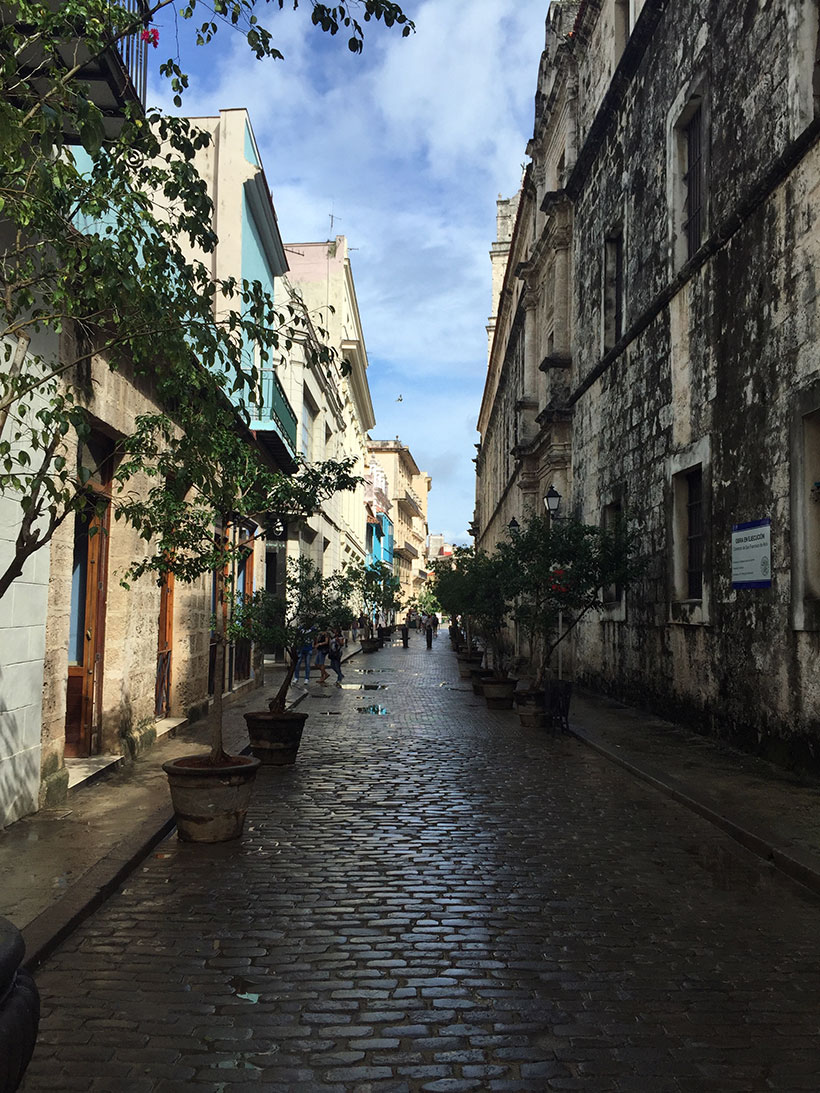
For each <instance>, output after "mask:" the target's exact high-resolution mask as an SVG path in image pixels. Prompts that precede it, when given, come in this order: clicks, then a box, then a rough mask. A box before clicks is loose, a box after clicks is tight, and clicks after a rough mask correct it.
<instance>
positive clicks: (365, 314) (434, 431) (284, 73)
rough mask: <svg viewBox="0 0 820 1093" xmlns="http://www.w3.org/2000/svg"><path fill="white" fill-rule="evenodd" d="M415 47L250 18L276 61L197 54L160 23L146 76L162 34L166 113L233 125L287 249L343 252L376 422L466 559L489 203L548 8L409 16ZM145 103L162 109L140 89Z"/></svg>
mask: <svg viewBox="0 0 820 1093" xmlns="http://www.w3.org/2000/svg"><path fill="white" fill-rule="evenodd" d="M403 6H404V10H405V12H406V13H407V14H408V15H409V16H410V17H411V18H412V19H413V20H414V21H415V23H416V33H415V34H414V35H412V36H411V37H410V38H401V36H400V33H395V31H393V32H391V31H387V30H385V29H384V28H383V27H381V25H376V24H374V23H372V22H371V23H368V24H365V33H366V37H365V47H364V52H363V54H361V55H358V56H354V55H353V54H352V53H350V52H349V50H348V49H347V45H346V36H342V35H341V34H340V35H338V36H337V37H336V38H333V39H331V38H329V37H328V36H327V35H324V34H322V33H321V32H320V31H319V30H317V29H316V28H315V27H313V26H312V24H311V22H310V9H309V5H308V4H307V3H306V2H303V3H302V4H301V5H300V8H299V10H298V11H296V12H293V11H288V10H285V11H282V12H279V10H278V8H276V9H275V8H274V5H273V4H271V5H269V6H267V5H264V4H262V5H260V21H262V22H265V23H266V25H267V26H268V27H269V28H270V29H271V30H272V31H273V32H274V35H275V40H276V44H277V45H278V47H279V48H280V49H281V51H282V52H283V53H284V54H285V59H284V61H276V62H273V61H265V62H257V61H255V60H254V58H253V56H252V55H251V54H250V52H249V51H248V49H247V46H246V45H245V44H244V43H243V41H242V40H241V39H240V37H239V35H238V34H236V33H234V32H232V31H231V30H230V29H227V30H220V32H219V34H218V35H217V37H216V39H215V40H214V41H213V42H212V43H211V44H210V45H209V46H206V47H203V48H200V49H197V48H196V47H194V46H192V45H188V44H187V42H188V41H190V24H180V27H179V28H178V29H177V28H176V27H175V25H174V20H173V16H172V15H171V14H170V13H166V14H164V15H161V16H160V17H159V18H158V21H157V23H156V25H157V26H158V27H159V30H160V44H159V48H158V49H157V50H156V51H154V50H152V51H151V53H152V57H151V61H152V63H153V66H154V68H155V69H156V67H157V65H158V63H159V61H160V60H164V59H165V58H166V57H167V56H168V55H169V53H170V52H171V51H172V49H173V48H174V42H175V40H176V37H177V34H178V37H179V43H180V55H181V59H182V62H183V69H184V70H185V71H188V72H189V74H190V76H191V86H190V89H189V90H188V91H187V92H186V94H185V98H184V104H183V112H184V113H186V114H190V115H203V114H213V113H216V112H217V111H218V110H219V109H221V108H228V107H242V106H244V107H247V109H248V111H249V113H250V117H251V122H252V124H253V128H254V133H255V134H256V139H257V141H258V143H259V147H260V151H261V154H262V158H263V161H264V165H265V172H266V174H267V177H268V182H269V183H270V185H271V188H272V190H273V198H274V203H275V205H276V211H277V215H278V217H279V225H280V230H281V232H282V236H283V238H284V239H285V241H286V242H308V241H313V240H321V239H327V238H329V237H330V234H331V233H330V214H331V213H333V214H334V216H335V217H336V220H335V224H334V229H333V234H334V235H335V234H344V235H346V236H347V239H348V244H349V246H350V248H351V256H350V257H351V262H352V266H353V275H354V279H355V282H356V292H357V296H358V300H359V309H360V311H361V316H362V326H363V329H364V336H365V342H366V345H367V352H368V358H369V361H370V368H369V372H368V379H369V382H370V389H371V393H372V397H373V405H374V409H375V413H376V427H375V429H373V431H372V435H373V436H374V437H376V438H378V439H385V438H387V439H390V438H393V437H395V436H400V437H401V439H402V441H403V442H404V443H406V444H407V445H408V446H409V447H410V449H411V451H412V452H413V455H414V457H415V459H416V461H417V463H418V465H419V466H420V467H421V468H422V469H424V470H426V471H427V472H428V473H429V474H431V475H432V478H433V488H432V490H431V493H430V497H429V525H430V530H431V532H441V533H443V534H444V535H445V537H446V538H447V539H448V540H450V541H455V542H468V541H469V540H468V536H467V525H468V523H469V521H470V519H471V518H472V512H473V504H474V497H475V467H474V464H473V463H472V457H473V456H474V455H475V448H474V447H473V445H474V443H475V441H476V440H477V439H478V438H477V434H476V432H475V423H476V419H477V417H478V410H479V405H480V401H481V392H482V390H483V385H484V376H485V373H486V365H487V334H486V329H485V328H486V323H487V319H488V317H489V313H490V304H491V296H490V285H491V281H490V260H489V253H488V252H489V249H490V246H491V244H492V242H493V240H494V238H495V201H496V197H497V196H498V194H499V193H501V194H503V195H504V196H505V197H508V196H510V195H511V194H513V193H514V192H515V191H516V190H517V188H518V185H519V182H520V179H521V170H522V164H523V163H524V161H525V158H526V156H525V151H524V150H525V147H526V143H527V140H528V138H529V136H530V135H531V133H532V122H533V96H534V94H535V84H536V77H537V74H538V61H539V58H540V55H541V51H542V49H543V47H544V20H545V18H546V13H547V8H548V6H549V5H548V2H547V0H408V2H407V3H406V4H404V5H403ZM152 94H153V98H154V100H155V101H161V102H163V103H165V104H167V101H168V99H167V91H164V90H163V89H161V86H160V82H159V78H158V77H157V76H156V74H155V78H154V80H153V81H152Z"/></svg>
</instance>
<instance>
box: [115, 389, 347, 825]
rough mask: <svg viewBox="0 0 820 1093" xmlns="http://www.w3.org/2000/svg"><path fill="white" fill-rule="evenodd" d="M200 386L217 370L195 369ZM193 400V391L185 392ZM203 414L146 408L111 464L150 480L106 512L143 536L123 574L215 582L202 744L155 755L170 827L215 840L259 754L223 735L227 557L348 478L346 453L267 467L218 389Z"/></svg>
mask: <svg viewBox="0 0 820 1093" xmlns="http://www.w3.org/2000/svg"><path fill="white" fill-rule="evenodd" d="M200 382H201V383H202V384H203V385H204V386H206V387H207V386H209V385H210V384H211V383H212V382H213V383H217V379H216V378H211V377H209V376H208V375H202V376H201V377H200ZM192 405H193V400H192ZM201 406H202V408H203V409H202V413H207V414H208V420H207V422H201V423H199V427H198V428H196V429H195V430H191V431H180V428H179V424H178V422H177V421H175V420H173V421H172V420H171V419H170V418H168V417H167V416H165V415H162V414H156V415H151V416H150V417H148V416H146V417H144V418H142V419H140V421H139V422H138V428H137V429H136V431H135V433H134V434H133V436H131V437H129V438H127V439H126V441H125V442H124V445H123V448H124V457H123V459H122V461H121V463H120V467H119V469H118V473H119V474H121V475H123V477H124V481H128V480H129V478H130V477H132V476H133V475H134V474H135V473H136V470H137V467H138V466H143V467H145V466H148V467H149V468H150V473H151V475H152V477H153V478H154V485H153V486H152V487H151V488H150V489H149V490H148V491H147V493H143V494H141V495H138V496H131V497H126V498H125V499H123V501H122V502H121V503H120V504H119V505H118V507H117V509H116V512H115V515H116V516H117V517H118V518H124V519H126V520H128V521H129V522H130V523H131V524H133V525H134V526H136V527H138V528H139V529H140V532H141V534H142V537H143V539H144V540H145V541H146V543H147V544H150V546H149V549H148V550H147V552H146V555H145V557H143V558H142V559H140V560H139V561H137V562H135V563H134V564H132V565H131V567H130V568H129V570H128V573H127V578H126V580H125V581H124V582H123V583H125V584H126V587H127V581H128V580H133V579H135V578H139V577H140V576H142V575H144V574H146V573H154V574H155V575H157V576H159V577H160V578H162V577H163V576H165V575H167V574H168V573H173V574H174V576H175V577H176V579H177V580H182V581H193V580H196V579H197V578H199V577H200V576H202V575H204V574H213V577H214V585H215V605H216V612H215V622H214V633H215V636H216V664H215V672H214V676H215V681H216V682H215V687H214V698H213V705H212V708H211V711H210V724H211V748H210V751H209V752H208V753H207V754H197V755H185V756H181V757H179V758H178V759H174V760H171V761H169V762H167V763H164V764H163V770H164V771H165V773H166V774H167V775H168V781H169V786H170V790H171V799H172V802H173V806H174V811H175V813H176V817H177V828H178V833H179V837H180V838H181V839H184V840H186V841H191V842H223V841H226V840H228V839H234V838H238V837H239V836H240V835H241V833H242V828H243V824H244V818H245V812H246V810H247V807H248V802H249V800H250V793H251V788H252V783H253V780H254V778H255V776H256V771H257V769H258V767H259V765H260V761H259V759H258V758H255V757H253V758H252V757H249V756H242V755H239V756H237V755H228V754H227V753H226V752H225V748H224V743H223V701H222V691H223V683H222V681H223V678H224V667H225V646H226V642H227V640H228V633H227V614H228V612H227V606H228V604H229V602H230V599H231V596H232V588H231V586H230V585H231V582H230V573H231V570H232V565H233V563H234V562H235V561H237V560H238V559H239V558H240V557H241V555H242V553H243V552H245V551H247V549H248V547H249V545H250V544H251V543H252V542H253V541H254V540H255V539H259V538H262V537H263V536H264V534H265V532H266V527H267V524H268V522H269V521H270V520H271V519H272V516H271V514H273V513H277V514H282V513H286V514H288V515H289V517H290V518H291V519H292V518H294V517H296V516H302V515H309V514H310V513H311V512H313V510H314V509H315V508H316V507H317V506H318V505H319V504H321V502H322V501H323V500H324V499H325V498H327V497H329V496H331V495H332V494H333V493H335V492H336V491H337V490H345V489H352V488H354V487H355V486H356V485H357V484H358V482H359V479H358V478H356V477H355V476H353V475H352V474H351V469H352V460H347V461H342V462H338V463H337V462H332V461H329V462H325V463H318V464H306V463H304V462H302V463H299V464H298V468H297V472H296V474H295V475H293V476H292V477H289V476H287V475H285V474H283V473H281V472H280V471H277V470H274V469H271V467H270V465H269V464H267V463H266V462H265V460H264V458H263V456H262V454H261V452H260V450H259V449H258V448H257V447H256V446H255V444H253V442H252V438H250V436H249V435H248V434H246V433H244V432H243V430H242V428H241V426H240V424H239V422H238V421H237V418H236V413H235V411H234V409H233V408H232V407H231V406H230V405H229V404H227V402H226V400H223V401H222V402H220V401H219V399H215V398H210V399H207V400H203V401H202V403H201ZM238 523H243V524H244V525H245V528H246V529H252V530H251V531H250V533H249V534H246V535H245V537H244V538H243V539H242V540H237V539H236V538H235V537H233V536H232V535H230V534H228V531H229V528H230V526H231V525H233V526H236V525H237V524H238Z"/></svg>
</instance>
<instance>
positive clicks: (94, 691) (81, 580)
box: [65, 503, 109, 758]
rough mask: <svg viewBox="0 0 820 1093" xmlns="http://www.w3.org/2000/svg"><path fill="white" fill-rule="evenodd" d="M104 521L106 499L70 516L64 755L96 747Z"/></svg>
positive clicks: (105, 564) (100, 678)
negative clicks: (71, 543)
mask: <svg viewBox="0 0 820 1093" xmlns="http://www.w3.org/2000/svg"><path fill="white" fill-rule="evenodd" d="M108 524H109V508H108V504H107V503H104V504H102V505H101V506H98V507H97V508H96V509H95V510H88V511H86V512H78V513H77V515H76V517H75V523H74V560H73V568H72V586H71V623H70V628H69V654H68V659H69V663H68V685H67V691H66V720H65V754H66V756H67V757H69V758H71V757H77V756H86V755H91V754H92V753H93V752H94V751H96V750H97V748H98V746H99V740H98V732H99V711H100V708H101V705H102V684H103V660H104V657H103V650H104V642H105V604H106V595H107V576H108V574H107V571H108Z"/></svg>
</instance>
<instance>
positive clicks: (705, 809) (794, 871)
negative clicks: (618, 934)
mask: <svg viewBox="0 0 820 1093" xmlns="http://www.w3.org/2000/svg"><path fill="white" fill-rule="evenodd" d="M569 731H570V735H571V736H574V737H575V739H576V740H580V741H581V742H582V743H583V744H586V745H587V747H589V748H591V749H592V750H593V751H595V752H597V753H598V754H599V755H601V756H603V757H604V758H605V759H608V760H609V761H610V762H611V763H614V764H615V765H616V766H619V767H621V768H623V770H625V771H627V772H628V773H629V774H631V775H633V777H635V778H639V779H640V780H641V781H642V782H646V783H648V784H649V785H650V786H652V787H653V788H654V789H656V790H658V791H659V792H661V793H663V794H665V795H666V796H667V797H671V798H672V799H673V800H675V801H677V802H678V804H681V805H683V806H684V807H685V808H688V809H690V810H691V811H692V812H695V813H697V815H698V816H700V817H702V818H703V819H704V820H708V822H709V823H711V824H713V825H714V826H715V827H717V828H719V829H720V830H721V831H723V832H724V833H725V834H726V835H729V836H730V837H731V838H733V839H734V840H735V841H736V842H738V843H740V845H741V846H743V847H744V848H745V849H746V850H749V851H751V853H753V854H755V855H756V856H757V857H759V858H762V859H763V860H764V861H766V862H768V863H769V864H770V865H772V866H774V868H775V869H777V870H778V871H779V872H780V873H782V874H784V876H786V877H787V878H788V879H789V880H790V881H792V882H793V883H795V884H797V885H799V886H800V888H801V890H803V894H805V889H808V891H809V892H810V893H811V895H812V896H814V897H818V896H820V861H814V860H811V861H800V860H799V859H798V858H797V857H795V856H794V855H793V854H790V853H789V852H788V851H786V850H784V849H782V848H781V847H779V846H776V845H775V844H774V843H773V842H772V841H770V840H768V839H766V838H765V837H764V836H761V835H756V834H755V833H754V832H753V831H749V830H748V829H747V828H745V827H743V826H742V825H741V824H738V823H735V821H734V820H730V819H729V818H728V817H727V816H724V815H722V814H721V813H720V812H716V811H715V810H714V809H713V808H711V807H710V806H709V805H706V804H704V803H703V802H702V801H699V800H697V798H695V797H691V796H690V795H689V794H688V793H684V792H683V790H680V789H677V788H676V787H675V786H673V785H671V784H670V783H669V782H665V781H663V779H661V778H658V777H657V776H656V775H654V774H650V773H649V772H648V771H646V770H643V769H642V768H641V767H638V766H636V765H635V764H634V763H632V762H630V761H629V760H628V759H624V757H623V756H621V755H618V754H617V753H616V752H614V751H612V750H611V749H610V748H608V747H607V746H606V744H601V743H599V742H598V741H597V740H592V739H591V738H590V737H588V736H586V735H585V734H584V733H583V732H582V731H581V730H579V729H574V728H573V727H572V726H570V730H569Z"/></svg>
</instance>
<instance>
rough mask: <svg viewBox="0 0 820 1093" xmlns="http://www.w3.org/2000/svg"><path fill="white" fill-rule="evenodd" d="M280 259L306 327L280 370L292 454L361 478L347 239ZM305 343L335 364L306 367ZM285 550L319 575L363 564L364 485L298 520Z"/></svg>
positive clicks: (362, 355) (360, 409)
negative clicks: (341, 462) (291, 422)
mask: <svg viewBox="0 0 820 1093" xmlns="http://www.w3.org/2000/svg"><path fill="white" fill-rule="evenodd" d="M286 254H287V261H288V267H289V272H288V274H287V277H286V278H285V282H284V284H285V290H286V291H287V292H288V293H289V296H290V301H291V306H295V307H296V308H298V309H299V312H300V314H302V315H303V316H304V318H305V322H306V324H307V325H306V328H305V329H306V335H305V337H302V336H301V335H300V336H299V337H297V339H296V342H295V344H294V346H293V349H292V350H291V351H290V352H289V353H288V354H287V356H286V358H285V359H284V360H283V361H282V363H281V365H280V366H279V367H278V373H279V376H280V378H281V382H282V385H283V389H284V391H285V394H286V395H287V398H288V401H289V402H290V404H291V405H292V406H293V410H294V413H295V414H296V417H297V421H298V450H299V452H300V453H301V454H302V455H303V456H304V457H305V459H307V460H308V462H311V463H318V462H323V461H325V460H328V459H347V458H352V459H353V461H354V469H353V473H354V474H356V475H359V476H361V477H362V478H363V477H364V475H365V471H366V466H367V433H368V430H369V429H372V428H373V426H374V425H375V423H376V418H375V415H374V412H373V402H372V400H371V397H370V387H369V384H368V380H367V369H368V360H367V348H366V346H365V340H364V331H363V329H362V319H361V315H360V313H359V305H358V300H357V298H356V286H355V283H354V280H353V267H352V265H351V262H350V255H349V251H348V245H347V239H346V238H345V236H343V235H337V236H336V237H335V239H331V240H326V241H323V242H320V243H292V244H288V245H287V247H286ZM308 339H312V340H313V342H314V344H315V345H316V346H317V347H318V345H319V344H320V342H321V343H323V344H325V345H327V346H328V347H330V348H332V349H334V350H335V352H336V359H335V361H334V362H333V364H331V365H329V366H321V365H319V366H314V367H311V366H310V365H309V363H308V362H307V357H306V355H305V348H306V343H307V340H308ZM288 550H289V553H290V554H291V555H292V556H296V554H298V553H301V554H302V555H305V556H307V557H310V558H312V560H313V561H314V562H315V564H316V565H317V566H318V567H319V569H320V570H321V571H322V572H323V573H325V574H330V573H334V572H336V571H337V570H339V569H341V568H342V567H343V566H345V565H348V564H352V565H355V564H357V563H359V562H362V561H363V560H364V559H365V557H366V554H367V509H366V502H365V485H364V483H362V485H360V486H358V487H357V488H356V489H355V490H348V491H345V492H344V493H337V494H334V496H333V497H331V498H329V499H328V500H327V501H325V502H324V504H323V505H322V507H321V509H320V510H319V511H318V512H317V513H316V514H315V515H314V516H313V517H311V518H310V519H309V520H305V521H301V522H300V524H299V526H298V528H294V529H293V530H292V534H291V537H290V540H289V545H288Z"/></svg>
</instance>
